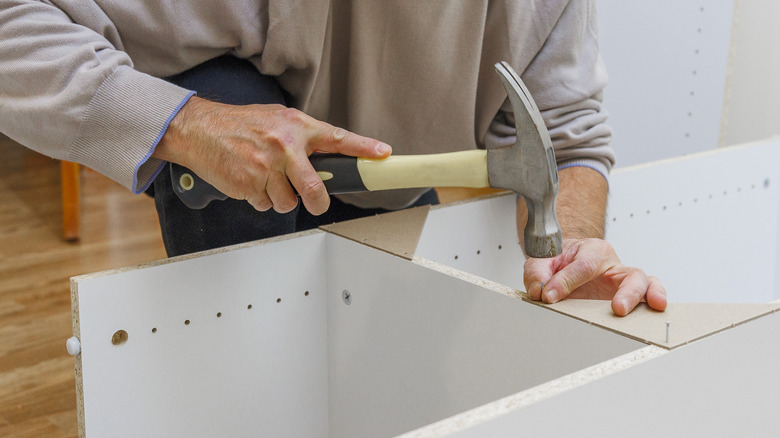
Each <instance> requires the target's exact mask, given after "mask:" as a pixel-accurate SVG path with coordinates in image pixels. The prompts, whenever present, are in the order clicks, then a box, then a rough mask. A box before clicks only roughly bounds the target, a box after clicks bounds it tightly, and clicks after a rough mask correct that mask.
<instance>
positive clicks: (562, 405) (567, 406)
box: [451, 313, 780, 438]
mask: <svg viewBox="0 0 780 438" xmlns="http://www.w3.org/2000/svg"><path fill="white" fill-rule="evenodd" d="M778 333H780V314H777V313H775V314H772V315H769V316H766V317H763V318H760V319H758V320H756V321H752V322H750V323H749V324H745V325H742V326H739V327H736V328H734V329H731V330H728V331H726V332H723V333H720V334H718V335H717V336H713V337H711V338H707V339H704V340H701V341H698V342H695V343H693V344H690V345H687V346H685V347H682V348H679V349H677V350H672V351H671V352H670V353H668V354H665V355H663V356H660V357H658V358H655V359H653V360H652V361H647V362H644V363H641V364H638V365H636V366H634V367H631V368H629V369H626V370H624V371H621V372H619V373H615V374H613V375H610V376H607V377H605V378H603V379H600V380H598V381H594V382H591V383H589V384H588V385H585V386H581V387H579V388H576V389H573V390H571V391H567V392H565V393H563V394H560V395H558V396H556V397H554V398H551V399H548V400H543V401H541V402H539V403H536V404H534V405H531V406H527V407H525V408H524V409H521V410H517V411H515V412H512V413H509V414H507V415H504V416H503V417H500V418H497V419H495V420H493V421H490V422H485V423H482V424H480V425H478V426H475V427H473V428H471V429H468V430H465V431H462V432H459V433H456V434H453V435H451V436H453V437H458V438H466V437H486V436H489V437H515V436H518V435H527V436H535V435H542V436H547V437H570V436H577V437H594V438H602V437H605V436H616V435H620V436H623V435H630V436H632V437H659V436H662V437H666V436H668V437H672V436H675V437H677V436H684V437H737V436H740V437H742V436H745V437H747V436H749V437H771V436H777V431H778V430H780V416H778V415H777V408H778V406H780V373H778V372H777V370H778V368H780V342H778ZM564 417H565V421H564Z"/></svg>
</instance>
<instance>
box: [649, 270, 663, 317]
mask: <svg viewBox="0 0 780 438" xmlns="http://www.w3.org/2000/svg"><path fill="white" fill-rule="evenodd" d="M648 280H649V282H650V284H649V286H648V288H647V296H646V298H645V300H647V304H648V305H649V306H650V308H652V309H655V310H657V311H659V312H663V311H664V310H666V304H667V301H666V288H665V287H664V285H663V284H661V281H660V280H658V279H657V278H655V277H649V279H648Z"/></svg>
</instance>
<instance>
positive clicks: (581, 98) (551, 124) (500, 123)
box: [485, 0, 615, 178]
mask: <svg viewBox="0 0 780 438" xmlns="http://www.w3.org/2000/svg"><path fill="white" fill-rule="evenodd" d="M521 77H522V79H523V82H524V83H525V85H526V86H527V87H528V89H529V91H530V92H531V95H532V96H533V98H534V100H535V101H536V104H537V106H538V107H539V110H540V111H541V113H542V118H543V119H544V121H545V125H546V126H547V129H548V131H549V132H550V138H551V140H552V144H553V147H554V148H555V156H556V160H557V162H558V168H559V169H562V168H565V167H571V166H585V167H590V168H593V169H595V170H597V171H599V172H600V173H601V174H602V175H604V177H605V178H606V177H607V175H608V174H609V171H610V170H611V169H612V166H613V165H614V163H615V154H614V151H613V150H612V148H611V147H610V146H609V141H610V140H611V138H612V130H611V128H610V127H609V125H608V124H607V112H606V111H605V110H604V108H603V107H602V100H603V90H604V87H605V86H606V84H607V73H606V68H605V66H604V63H603V61H602V59H601V55H600V53H599V46H598V30H597V23H596V11H595V5H594V3H593V2H592V1H579V0H578V1H572V2H569V3H568V5H567V6H566V8H565V9H564V10H563V12H562V14H561V16H560V18H559V19H558V21H557V22H556V24H555V26H554V27H553V29H552V31H551V32H550V34H549V36H548V37H547V39H546V41H545V43H544V45H543V46H542V48H541V50H540V51H539V52H538V53H537V54H536V56H535V57H534V59H533V61H532V62H531V63H530V64H529V65H528V67H527V68H526V70H525V71H524V72H523V73H522V74H521ZM511 111H512V110H511V106H510V105H509V103H508V102H505V103H504V105H503V106H502V108H501V111H499V113H498V115H497V116H496V117H495V119H494V120H493V122H492V123H491V125H490V128H489V129H488V132H487V135H486V137H485V143H486V145H488V146H489V147H490V146H492V147H495V146H504V145H508V144H511V143H513V142H514V135H515V128H514V116H513V114H512V112H511Z"/></svg>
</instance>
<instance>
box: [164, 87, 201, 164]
mask: <svg viewBox="0 0 780 438" xmlns="http://www.w3.org/2000/svg"><path fill="white" fill-rule="evenodd" d="M204 102H208V101H207V100H205V99H201V98H199V97H197V96H192V97H191V98H190V99H189V100H188V101H187V102H186V103H185V104H184V105H182V107H181V109H180V110H179V112H178V113H177V114H176V115H175V116H174V117H173V119H171V122H170V123H169V124H168V128H167V129H166V130H165V133H164V134H163V136H162V138H160V142H159V143H158V144H157V147H156V148H155V150H154V153H153V154H152V157H154V158H158V159H161V160H165V161H170V162H173V163H177V164H182V165H184V166H187V165H188V164H189V163H188V159H187V157H188V153H187V151H188V150H189V152H190V153H191V152H192V150H191V149H192V147H193V146H195V142H194V141H193V135H194V130H193V129H192V128H193V126H197V125H198V124H199V123H201V122H199V121H197V120H196V118H197V115H198V114H199V112H201V111H202V106H203V104H204Z"/></svg>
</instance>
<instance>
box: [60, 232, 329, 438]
mask: <svg viewBox="0 0 780 438" xmlns="http://www.w3.org/2000/svg"><path fill="white" fill-rule="evenodd" d="M325 237H326V236H325V234H324V233H321V232H320V233H318V234H314V235H307V236H302V237H298V238H295V239H286V240H283V241H279V242H273V243H268V244H264V245H254V246H249V247H246V248H243V249H239V250H235V251H227V252H217V253H213V254H212V255H210V256H206V257H194V258H191V259H189V260H181V261H177V262H172V263H164V264H160V265H157V266H150V267H146V268H144V269H131V270H127V271H125V272H114V273H113V274H112V275H98V276H88V277H83V278H80V279H79V278H77V279H75V283H76V284H77V286H76V288H77V290H76V293H77V294H78V295H77V299H78V306H79V311H78V315H77V316H78V318H79V319H80V325H79V331H80V340H81V350H82V352H81V362H82V379H83V380H82V382H81V383H82V388H83V401H84V406H83V413H84V414H85V416H84V420H85V425H86V427H85V429H86V430H85V431H86V434H87V436H91V437H100V436H112V437H120V436H128V437H140V436H144V437H154V436H159V437H171V436H258V435H262V436H280V437H281V436H289V437H315V436H327V428H328V390H327V387H328V386H327V373H328V366H327V312H326V297H325V294H326V290H325V288H324V284H325V277H326V275H327V271H326V269H325V264H324V263H323V261H324V259H325ZM107 274H110V273H107ZM307 292H308V294H307ZM277 301H278V302H277ZM250 307H251V308H250ZM119 330H124V331H125V332H126V333H127V340H126V342H125V343H124V344H122V345H113V344H112V337H113V335H114V333H116V332H117V331H119ZM77 333H78V331H77ZM302 416H305V421H301V417H302Z"/></svg>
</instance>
